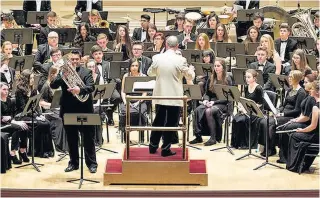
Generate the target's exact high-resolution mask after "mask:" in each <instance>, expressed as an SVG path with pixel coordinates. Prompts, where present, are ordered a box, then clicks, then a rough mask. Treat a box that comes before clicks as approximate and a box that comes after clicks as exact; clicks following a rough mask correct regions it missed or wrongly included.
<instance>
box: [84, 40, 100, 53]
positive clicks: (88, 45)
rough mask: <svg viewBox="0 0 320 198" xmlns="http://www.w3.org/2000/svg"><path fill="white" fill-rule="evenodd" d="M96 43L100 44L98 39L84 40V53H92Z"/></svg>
mask: <svg viewBox="0 0 320 198" xmlns="http://www.w3.org/2000/svg"><path fill="white" fill-rule="evenodd" d="M94 45H98V44H97V42H96V41H90V42H84V43H83V53H84V55H91V52H90V51H91V48H92V47H93V46H94Z"/></svg>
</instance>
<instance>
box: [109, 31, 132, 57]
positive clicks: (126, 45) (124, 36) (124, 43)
mask: <svg viewBox="0 0 320 198" xmlns="http://www.w3.org/2000/svg"><path fill="white" fill-rule="evenodd" d="M113 48H114V51H115V52H122V54H123V57H122V60H124V61H125V60H128V59H129V58H130V57H132V49H131V48H132V41H131V38H130V36H129V30H128V27H127V26H125V25H119V26H118V29H117V33H116V38H115V40H114V42H113Z"/></svg>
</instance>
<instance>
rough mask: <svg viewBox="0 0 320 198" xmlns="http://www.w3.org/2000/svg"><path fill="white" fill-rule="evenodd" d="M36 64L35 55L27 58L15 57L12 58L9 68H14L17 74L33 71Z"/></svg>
mask: <svg viewBox="0 0 320 198" xmlns="http://www.w3.org/2000/svg"><path fill="white" fill-rule="evenodd" d="M33 62H34V55H27V56H14V57H12V58H10V61H9V65H8V66H9V67H11V68H13V69H14V70H15V71H16V72H20V73H21V72H22V71H23V70H25V69H31V68H32V66H33Z"/></svg>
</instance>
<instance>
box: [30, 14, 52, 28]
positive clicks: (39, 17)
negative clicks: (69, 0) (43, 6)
mask: <svg viewBox="0 0 320 198" xmlns="http://www.w3.org/2000/svg"><path fill="white" fill-rule="evenodd" d="M48 13H49V11H39V12H37V11H28V12H27V24H40V25H46V24H47V14H48Z"/></svg>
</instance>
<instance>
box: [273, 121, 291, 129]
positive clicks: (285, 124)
mask: <svg viewBox="0 0 320 198" xmlns="http://www.w3.org/2000/svg"><path fill="white" fill-rule="evenodd" d="M290 123H292V122H291V121H289V122H287V123H284V124H283V125H280V126H278V127H277V128H276V130H278V129H281V128H282V127H286V126H287V125H289V124H290Z"/></svg>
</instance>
